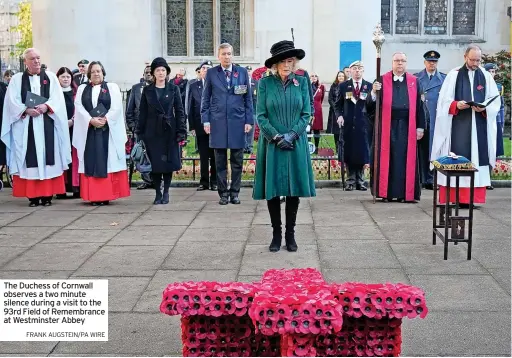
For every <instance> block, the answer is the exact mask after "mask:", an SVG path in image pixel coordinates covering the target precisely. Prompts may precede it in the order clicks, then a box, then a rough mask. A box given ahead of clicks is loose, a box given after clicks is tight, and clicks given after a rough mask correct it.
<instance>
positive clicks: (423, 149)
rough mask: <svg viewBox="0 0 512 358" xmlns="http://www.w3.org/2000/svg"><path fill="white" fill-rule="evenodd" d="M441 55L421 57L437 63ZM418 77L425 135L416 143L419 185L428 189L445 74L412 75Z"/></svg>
mask: <svg viewBox="0 0 512 358" xmlns="http://www.w3.org/2000/svg"><path fill="white" fill-rule="evenodd" d="M440 57H441V55H440V54H439V52H437V51H427V52H425V54H424V55H423V58H424V59H425V60H426V61H439V58H440ZM414 75H415V76H416V77H418V82H419V84H420V90H421V100H422V101H423V109H424V111H425V122H426V124H425V133H424V136H423V138H422V139H421V140H419V141H418V157H419V163H420V177H421V183H422V184H423V185H424V186H425V187H426V188H428V189H431V188H432V185H433V176H432V172H431V170H430V168H429V166H430V153H431V151H432V140H433V138H434V129H435V126H436V112H437V101H438V99H439V92H440V91H441V87H442V85H443V82H444V79H445V78H446V74H444V73H442V72H439V71H437V70H436V72H435V73H434V74H431V73H429V72H427V70H426V69H424V70H423V71H421V72H418V73H415V74H414Z"/></svg>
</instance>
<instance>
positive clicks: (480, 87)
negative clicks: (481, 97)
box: [476, 85, 484, 91]
mask: <svg viewBox="0 0 512 358" xmlns="http://www.w3.org/2000/svg"><path fill="white" fill-rule="evenodd" d="M476 89H477V90H479V91H481V90H483V89H484V86H482V85H478V86H477V87H476Z"/></svg>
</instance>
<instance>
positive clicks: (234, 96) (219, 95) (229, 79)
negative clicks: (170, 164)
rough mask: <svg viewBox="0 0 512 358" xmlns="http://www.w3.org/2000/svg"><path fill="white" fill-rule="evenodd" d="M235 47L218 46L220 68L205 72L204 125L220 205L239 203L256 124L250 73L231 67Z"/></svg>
mask: <svg viewBox="0 0 512 358" xmlns="http://www.w3.org/2000/svg"><path fill="white" fill-rule="evenodd" d="M232 56H233V47H232V46H231V45H230V44H227V43H223V44H221V45H220V46H219V50H218V58H219V61H220V65H219V66H215V67H213V68H210V69H209V70H208V72H207V73H206V79H205V84H204V91H203V97H202V102H201V122H202V123H203V127H204V130H205V132H206V133H208V134H210V147H211V148H213V149H215V164H216V166H217V185H218V192H219V196H220V201H219V204H220V205H227V204H228V203H229V202H230V201H231V203H232V204H240V199H239V198H238V193H239V192H240V184H241V183H242V164H243V158H244V148H245V134H246V133H249V131H250V130H251V128H252V126H253V124H254V118H253V107H252V94H251V93H250V86H251V84H250V80H249V75H248V74H247V70H246V69H245V68H243V67H239V66H235V65H233V64H232V62H231V59H232ZM228 149H230V158H229V160H230V163H231V187H230V189H229V190H228V182H227V167H228V156H227V152H228Z"/></svg>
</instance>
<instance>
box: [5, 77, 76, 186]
mask: <svg viewBox="0 0 512 358" xmlns="http://www.w3.org/2000/svg"><path fill="white" fill-rule="evenodd" d="M46 75H47V76H48V78H49V79H50V98H48V101H47V102H46V104H47V105H48V107H49V110H48V115H49V116H50V118H52V119H53V124H54V134H55V136H54V138H55V141H54V153H55V165H46V159H45V158H46V154H45V153H46V147H45V137H44V117H43V115H40V116H37V117H34V118H33V119H32V121H33V122H32V123H33V128H34V141H35V146H36V154H37V163H38V166H37V168H27V165H26V163H25V157H26V154H27V142H28V125H29V117H28V116H26V117H25V118H23V119H22V118H21V117H22V115H23V112H25V110H26V109H27V107H26V106H25V105H24V104H23V103H22V102H21V80H22V76H23V72H20V73H17V74H15V75H14V76H13V77H12V79H11V82H10V83H9V86H8V87H7V93H6V94H5V102H4V110H3V122H2V132H1V138H2V141H3V142H4V143H5V145H6V147H7V165H8V166H9V171H10V173H11V174H14V175H19V176H20V178H22V179H29V180H38V179H39V180H44V179H51V178H56V177H58V176H60V175H62V173H63V172H64V171H65V170H67V169H68V165H69V163H71V143H70V139H69V127H68V115H67V112H66V102H65V100H64V94H63V93H62V88H61V87H60V84H59V80H58V79H57V77H56V76H55V74H54V73H52V72H49V71H46ZM29 79H30V87H31V88H30V91H31V92H32V93H35V94H37V95H40V94H41V79H40V77H39V76H38V75H33V76H30V77H29ZM50 109H51V111H53V113H50Z"/></svg>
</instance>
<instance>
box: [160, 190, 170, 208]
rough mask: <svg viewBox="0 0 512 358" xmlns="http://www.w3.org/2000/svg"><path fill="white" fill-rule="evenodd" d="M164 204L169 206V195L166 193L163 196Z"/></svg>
mask: <svg viewBox="0 0 512 358" xmlns="http://www.w3.org/2000/svg"><path fill="white" fill-rule="evenodd" d="M161 203H162V204H164V205H165V204H169V193H164V195H163V196H162V201H161Z"/></svg>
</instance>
